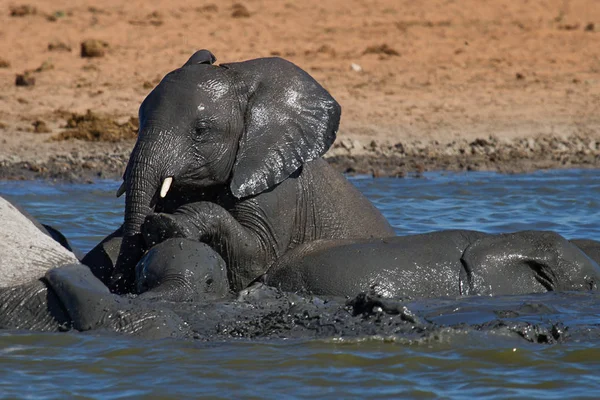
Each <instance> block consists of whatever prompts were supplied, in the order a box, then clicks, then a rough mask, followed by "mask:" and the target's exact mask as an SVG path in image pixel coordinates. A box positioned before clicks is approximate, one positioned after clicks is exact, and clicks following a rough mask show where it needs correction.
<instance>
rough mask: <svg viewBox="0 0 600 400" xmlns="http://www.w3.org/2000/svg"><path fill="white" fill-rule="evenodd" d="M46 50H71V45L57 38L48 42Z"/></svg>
mask: <svg viewBox="0 0 600 400" xmlns="http://www.w3.org/2000/svg"><path fill="white" fill-rule="evenodd" d="M48 51H71V46H69V45H68V44H66V43H65V42H61V41H59V40H55V41H52V42H50V43H48Z"/></svg>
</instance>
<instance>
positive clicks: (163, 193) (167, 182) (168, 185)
mask: <svg viewBox="0 0 600 400" xmlns="http://www.w3.org/2000/svg"><path fill="white" fill-rule="evenodd" d="M171 183H173V177H172V176H169V177H168V178H165V180H164V181H163V184H162V186H161V188H160V197H161V198H164V197H165V196H166V195H167V193H168V192H169V189H170V188H171Z"/></svg>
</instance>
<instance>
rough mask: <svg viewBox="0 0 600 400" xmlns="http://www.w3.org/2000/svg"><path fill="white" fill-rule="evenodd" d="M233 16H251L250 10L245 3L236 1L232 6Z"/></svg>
mask: <svg viewBox="0 0 600 400" xmlns="http://www.w3.org/2000/svg"><path fill="white" fill-rule="evenodd" d="M231 16H232V17H233V18H248V17H250V11H248V9H247V8H246V6H245V5H243V4H240V3H235V4H234V5H233V6H232V7H231Z"/></svg>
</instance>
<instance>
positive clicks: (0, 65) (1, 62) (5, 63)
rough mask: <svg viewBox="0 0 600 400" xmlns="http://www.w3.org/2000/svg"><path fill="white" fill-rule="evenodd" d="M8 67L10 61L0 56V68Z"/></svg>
mask: <svg viewBox="0 0 600 400" xmlns="http://www.w3.org/2000/svg"><path fill="white" fill-rule="evenodd" d="M8 67H10V62H8V60H5V59H4V58H0V68H8Z"/></svg>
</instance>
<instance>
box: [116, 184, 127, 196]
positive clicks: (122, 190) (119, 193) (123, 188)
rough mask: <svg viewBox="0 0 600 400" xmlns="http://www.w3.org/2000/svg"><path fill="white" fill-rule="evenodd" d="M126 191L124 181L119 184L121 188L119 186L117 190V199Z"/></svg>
mask: <svg viewBox="0 0 600 400" xmlns="http://www.w3.org/2000/svg"><path fill="white" fill-rule="evenodd" d="M126 190H127V187H126V186H125V181H123V183H121V186H119V189H118V190H117V198H118V197H121V196H123V193H125V191H126Z"/></svg>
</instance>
